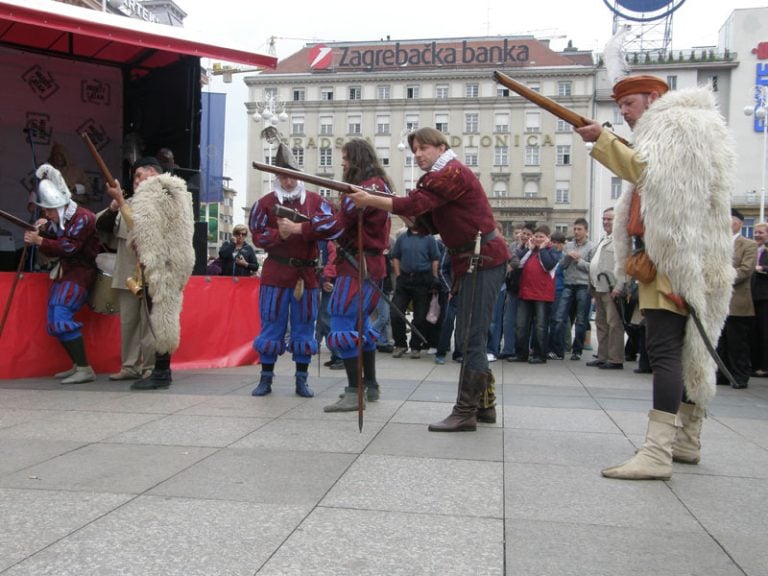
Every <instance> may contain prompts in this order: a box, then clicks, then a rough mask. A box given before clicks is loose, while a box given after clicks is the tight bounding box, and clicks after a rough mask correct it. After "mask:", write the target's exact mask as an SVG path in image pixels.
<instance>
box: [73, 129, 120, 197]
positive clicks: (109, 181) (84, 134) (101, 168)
mask: <svg viewBox="0 0 768 576" xmlns="http://www.w3.org/2000/svg"><path fill="white" fill-rule="evenodd" d="M80 136H82V138H83V141H84V142H85V145H86V147H87V148H88V151H89V152H90V153H91V156H93V159H94V161H95V162H96V165H97V166H98V167H99V171H101V175H102V176H104V180H106V182H107V184H113V183H114V182H115V179H114V177H113V176H112V173H111V172H110V171H109V168H107V165H106V163H105V162H104V159H103V158H102V157H101V154H99V151H98V150H96V146H94V145H93V142H91V137H90V136H88V133H87V132H81V133H80Z"/></svg>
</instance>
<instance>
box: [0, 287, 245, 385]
mask: <svg viewBox="0 0 768 576" xmlns="http://www.w3.org/2000/svg"><path fill="white" fill-rule="evenodd" d="M14 277H15V273H12V272H0V314H1V313H2V311H3V310H5V303H6V302H7V301H8V296H9V294H10V291H11V285H12V283H13V279H14ZM50 285H51V281H50V280H49V279H48V276H47V275H46V274H40V273H33V274H30V273H25V274H24V276H23V278H22V279H21V280H20V281H19V284H18V286H17V288H16V294H15V295H14V297H13V303H12V304H11V309H10V312H9V314H8V319H7V321H6V325H5V328H4V330H3V333H2V335H0V378H28V377H35V376H49V375H52V374H54V373H55V372H58V371H60V370H64V369H66V368H67V367H69V366H70V365H71V363H70V360H69V358H68V357H67V354H66V352H64V349H63V348H62V347H61V345H60V344H59V342H58V341H57V340H56V339H55V338H52V337H51V336H48V333H47V332H46V329H45V324H46V306H47V302H48V289H49V287H50ZM77 318H78V320H80V321H82V322H83V323H84V324H85V326H84V328H83V335H84V338H85V346H86V351H87V354H88V361H89V362H90V363H91V366H93V369H94V370H95V371H96V372H98V373H105V372H117V371H118V370H119V369H120V317H119V315H117V314H112V315H104V314H97V313H96V312H94V311H93V310H91V308H90V307H89V306H88V305H86V306H83V308H82V310H80V312H79V313H78V315H77ZM259 330H260V320H259V279H258V278H255V277H253V278H231V277H223V276H214V277H207V276H193V277H192V278H190V280H189V282H188V283H187V286H186V287H185V288H184V308H183V310H182V313H181V345H180V346H179V349H178V350H177V351H176V352H175V353H174V354H173V356H172V366H173V367H174V368H179V369H195V368H221V367H225V366H244V365H247V364H254V363H256V362H257V361H258V359H259V356H258V354H257V353H256V352H255V351H254V349H253V347H252V346H251V344H252V342H253V338H254V336H256V334H258V332H259Z"/></svg>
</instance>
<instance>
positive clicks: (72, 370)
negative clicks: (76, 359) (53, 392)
mask: <svg viewBox="0 0 768 576" xmlns="http://www.w3.org/2000/svg"><path fill="white" fill-rule="evenodd" d="M75 370H77V364H72V367H71V368H69V369H68V370H64V372H57V373H56V374H54V375H53V377H54V378H68V377H69V376H72V374H74V373H75Z"/></svg>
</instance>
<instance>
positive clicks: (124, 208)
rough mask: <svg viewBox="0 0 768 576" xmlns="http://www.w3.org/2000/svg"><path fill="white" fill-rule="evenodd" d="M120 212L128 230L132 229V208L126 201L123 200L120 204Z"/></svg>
mask: <svg viewBox="0 0 768 576" xmlns="http://www.w3.org/2000/svg"><path fill="white" fill-rule="evenodd" d="M120 214H121V215H122V217H123V221H124V222H125V225H126V226H128V230H133V209H132V208H131V205H130V204H129V203H128V202H123V203H122V204H121V205H120Z"/></svg>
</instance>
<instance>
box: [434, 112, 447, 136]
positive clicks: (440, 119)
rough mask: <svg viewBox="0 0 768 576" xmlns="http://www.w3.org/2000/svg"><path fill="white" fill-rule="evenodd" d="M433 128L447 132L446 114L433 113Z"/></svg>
mask: <svg viewBox="0 0 768 576" xmlns="http://www.w3.org/2000/svg"><path fill="white" fill-rule="evenodd" d="M435 128H437V129H438V130H440V132H442V133H443V134H448V114H435Z"/></svg>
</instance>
